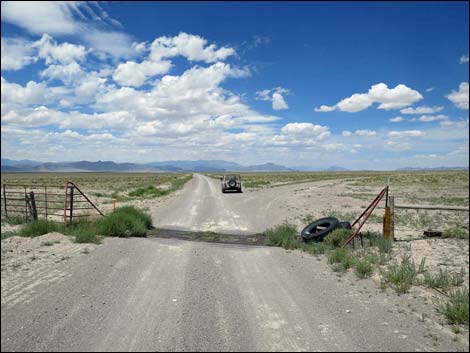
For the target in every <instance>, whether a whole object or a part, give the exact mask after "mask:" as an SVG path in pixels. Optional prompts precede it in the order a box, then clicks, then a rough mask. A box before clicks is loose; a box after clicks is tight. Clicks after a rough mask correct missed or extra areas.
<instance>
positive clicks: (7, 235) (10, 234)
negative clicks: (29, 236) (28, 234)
mask: <svg viewBox="0 0 470 353" xmlns="http://www.w3.org/2000/svg"><path fill="white" fill-rule="evenodd" d="M14 236H21V235H20V233H19V232H17V231H8V232H2V240H3V239H7V238H10V237H14Z"/></svg>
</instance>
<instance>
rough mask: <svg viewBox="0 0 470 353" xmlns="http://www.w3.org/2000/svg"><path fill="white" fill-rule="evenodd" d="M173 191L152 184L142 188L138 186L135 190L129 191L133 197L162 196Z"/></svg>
mask: <svg viewBox="0 0 470 353" xmlns="http://www.w3.org/2000/svg"><path fill="white" fill-rule="evenodd" d="M170 192H171V190H169V189H167V190H163V189H159V188H156V187H155V186H153V185H150V186H145V187H142V188H138V189H136V190H134V191H131V192H130V193H129V196H131V197H146V198H153V197H160V196H165V195H168V194H169V193H170Z"/></svg>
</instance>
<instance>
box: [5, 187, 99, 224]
mask: <svg viewBox="0 0 470 353" xmlns="http://www.w3.org/2000/svg"><path fill="white" fill-rule="evenodd" d="M1 198H2V200H1V204H2V216H4V217H6V218H8V217H22V218H24V219H25V220H36V219H39V218H45V219H50V220H54V221H63V222H64V223H66V224H67V223H69V222H72V221H73V220H74V219H76V218H83V217H92V216H97V215H101V216H103V213H102V212H101V211H100V210H99V209H98V207H96V205H95V204H94V203H93V202H92V201H91V200H90V199H89V198H88V197H87V196H86V195H85V194H84V193H83V192H82V191H81V190H80V188H79V187H78V186H77V185H76V184H75V183H73V182H71V181H67V182H66V183H65V186H57V185H19V184H3V185H2V197H1Z"/></svg>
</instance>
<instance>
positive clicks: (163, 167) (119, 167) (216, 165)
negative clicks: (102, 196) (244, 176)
mask: <svg viewBox="0 0 470 353" xmlns="http://www.w3.org/2000/svg"><path fill="white" fill-rule="evenodd" d="M1 161H2V164H1V171H2V172H212V173H223V172H229V171H230V172H290V171H294V170H293V169H290V168H287V167H284V166H282V165H277V164H274V163H266V164H260V165H250V166H243V165H240V164H238V163H235V162H227V161H223V160H197V161H165V162H153V163H146V164H136V163H116V162H112V161H97V162H89V161H79V162H46V163H43V162H36V161H31V160H20V161H15V160H11V159H6V158H5V159H4V158H2V160H1Z"/></svg>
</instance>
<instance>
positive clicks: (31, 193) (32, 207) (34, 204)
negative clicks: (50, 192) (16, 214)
mask: <svg viewBox="0 0 470 353" xmlns="http://www.w3.org/2000/svg"><path fill="white" fill-rule="evenodd" d="M29 199H30V201H31V211H32V212H31V213H32V214H33V219H34V220H37V219H38V211H37V209H36V200H35V199H34V192H33V191H30V192H29Z"/></svg>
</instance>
